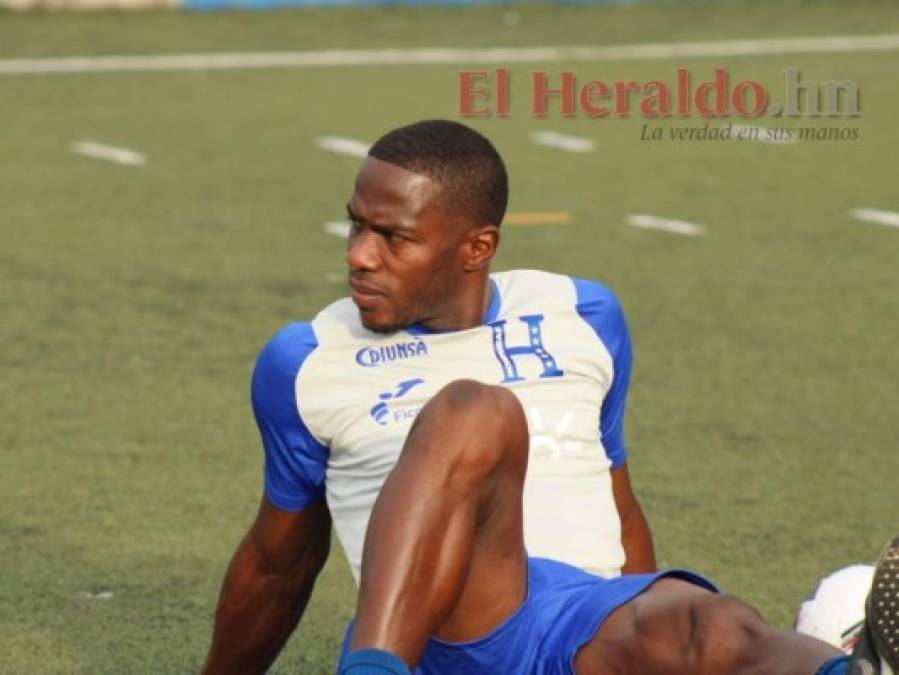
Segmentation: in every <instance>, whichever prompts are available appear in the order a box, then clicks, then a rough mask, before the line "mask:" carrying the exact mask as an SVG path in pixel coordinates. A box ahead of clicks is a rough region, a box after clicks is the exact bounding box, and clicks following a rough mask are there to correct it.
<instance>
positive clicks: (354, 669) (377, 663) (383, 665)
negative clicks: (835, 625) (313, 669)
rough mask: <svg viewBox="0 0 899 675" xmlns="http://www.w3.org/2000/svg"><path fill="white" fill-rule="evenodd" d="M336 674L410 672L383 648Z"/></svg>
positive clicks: (348, 661) (358, 655)
mask: <svg viewBox="0 0 899 675" xmlns="http://www.w3.org/2000/svg"><path fill="white" fill-rule="evenodd" d="M338 675H411V673H410V672H409V668H408V667H407V666H406V664H405V663H404V662H403V661H402V660H401V659H400V658H399V657H397V656H395V655H393V654H391V653H390V652H385V651H384V650H383V649H356V650H354V651H352V652H350V653H349V654H347V655H346V658H345V659H344V660H343V663H342V664H341V666H340V671H339V673H338ZM828 675H830V674H828Z"/></svg>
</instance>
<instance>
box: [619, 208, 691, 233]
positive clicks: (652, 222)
mask: <svg viewBox="0 0 899 675" xmlns="http://www.w3.org/2000/svg"><path fill="white" fill-rule="evenodd" d="M627 222H628V225H631V226H633V227H642V228H645V229H648V230H662V231H663V232H673V233H674V234H682V235H685V236H687V237H695V236H698V235H700V234H704V233H705V228H704V227H703V226H702V225H696V224H694V223H688V222H687V221H685V220H673V219H671V218H660V217H659V216H650V215H647V214H645V213H631V214H628V216H627Z"/></svg>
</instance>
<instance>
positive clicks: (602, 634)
mask: <svg viewBox="0 0 899 675" xmlns="http://www.w3.org/2000/svg"><path fill="white" fill-rule="evenodd" d="M760 624H761V620H760V619H759V618H758V615H757V614H756V613H755V611H754V610H752V609H751V608H749V607H748V606H746V605H745V604H743V603H742V602H740V601H738V600H735V599H733V598H731V597H729V596H724V595H719V594H715V593H712V592H710V591H708V590H706V589H704V588H700V587H699V586H695V585H693V584H691V583H689V582H687V581H683V580H680V579H672V578H663V579H660V580H659V581H657V582H656V583H655V584H653V585H652V586H650V587H649V588H648V589H647V590H646V591H645V592H643V593H642V594H641V595H639V596H637V597H636V598H634V599H633V600H632V601H630V602H628V603H626V604H624V605H622V606H621V607H619V608H618V609H616V610H615V611H614V612H612V613H611V614H610V615H609V616H608V618H606V620H605V621H604V622H603V624H602V625H601V626H600V628H599V630H598V631H597V632H596V634H595V635H594V637H593V639H592V640H591V641H590V642H588V643H587V644H586V645H584V646H583V647H582V648H581V649H580V650H579V652H578V654H577V656H576V659H575V672H576V673H577V675H626V674H628V673H640V674H641V675H696V674H697V673H708V674H709V675H717V673H722V675H723V674H726V673H728V672H729V668H731V666H732V664H733V659H734V658H739V656H740V654H741V652H743V651H744V650H745V649H746V648H747V636H749V635H751V633H752V630H753V628H754V627H755V626H757V625H760Z"/></svg>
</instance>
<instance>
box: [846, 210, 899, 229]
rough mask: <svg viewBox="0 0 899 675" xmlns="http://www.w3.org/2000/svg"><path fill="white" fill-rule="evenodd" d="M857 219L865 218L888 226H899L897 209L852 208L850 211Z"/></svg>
mask: <svg viewBox="0 0 899 675" xmlns="http://www.w3.org/2000/svg"><path fill="white" fill-rule="evenodd" d="M849 213H850V214H852V217H853V218H855V219H856V220H864V221H866V222H868V223H877V224H878V225H886V226H888V227H899V213H896V212H895V211H881V210H880V209H852V210H851V211H850V212H849Z"/></svg>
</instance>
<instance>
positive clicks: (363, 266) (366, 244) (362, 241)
mask: <svg viewBox="0 0 899 675" xmlns="http://www.w3.org/2000/svg"><path fill="white" fill-rule="evenodd" d="M377 238H378V235H377V234H376V233H374V232H372V231H370V230H367V229H362V230H360V231H353V230H351V231H350V234H349V236H348V237H347V242H346V261H347V265H349V267H350V269H351V270H374V269H377V267H378V265H379V261H380V257H379V254H378V246H377V245H378V241H377Z"/></svg>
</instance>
